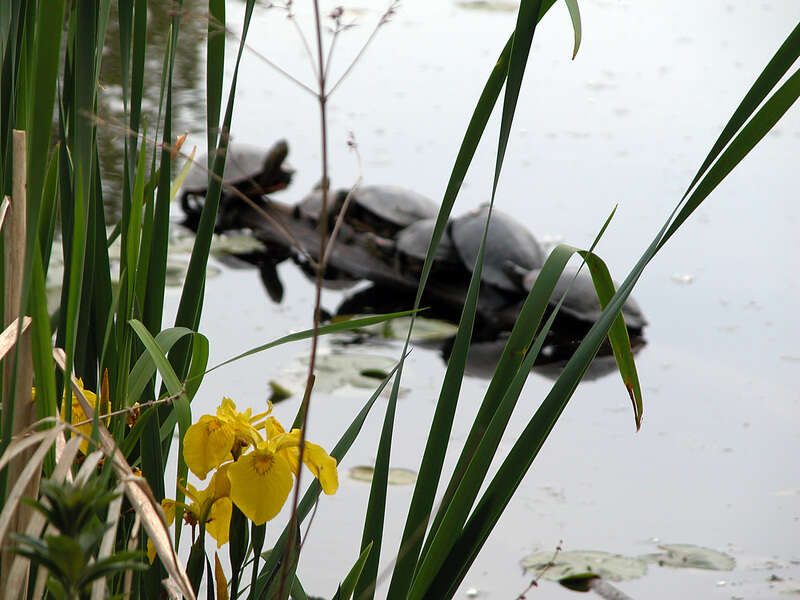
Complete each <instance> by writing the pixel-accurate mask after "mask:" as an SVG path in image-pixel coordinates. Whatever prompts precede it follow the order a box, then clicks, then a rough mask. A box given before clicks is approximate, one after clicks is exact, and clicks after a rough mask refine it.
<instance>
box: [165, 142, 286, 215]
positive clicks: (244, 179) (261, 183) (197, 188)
mask: <svg viewBox="0 0 800 600" xmlns="http://www.w3.org/2000/svg"><path fill="white" fill-rule="evenodd" d="M288 153H289V146H288V144H287V143H286V141H285V140H280V141H278V142H277V143H275V145H273V146H272V148H270V149H269V150H268V151H266V152H265V151H264V149H263V148H258V147H256V146H247V145H238V144H237V145H229V146H228V149H227V158H226V160H225V171H224V175H223V179H222V180H223V183H224V184H225V185H227V186H233V187H235V188H236V189H238V190H239V191H240V192H241V193H243V194H245V195H247V196H250V197H253V198H260V197H261V196H262V195H263V194H268V193H270V192H275V191H278V190H281V189H283V188H285V187H286V186H288V185H289V183H290V182H291V180H292V174H293V172H292V171H291V170H289V169H286V168H284V167H283V161H284V160H285V159H286V156H287V155H288ZM208 161H209V156H208V154H204V155H203V156H201V157H200V158H199V159H197V160H196V161H194V163H193V164H192V166H191V168H190V169H189V173H188V174H187V176H186V179H184V181H183V185H182V186H181V206H182V207H183V210H184V213H186V224H187V225H189V226H190V227H192V224H194V225H195V227H192V228H194V229H196V225H197V223H198V222H199V220H200V213H201V212H202V210H203V200H204V199H205V195H206V191H207V188H208V177H209V175H208V169H207V165H208ZM201 198H202V199H201ZM235 204H236V197H235V195H234V194H231V193H228V192H227V190H225V189H223V193H222V198H221V204H220V208H219V211H218V215H217V229H218V230H219V229H224V228H227V227H223V223H225V222H226V221H232V220H235V219H233V218H232V215H226V213H227V212H230V211H231V205H235ZM234 212H235V211H234ZM228 217H231V218H228Z"/></svg>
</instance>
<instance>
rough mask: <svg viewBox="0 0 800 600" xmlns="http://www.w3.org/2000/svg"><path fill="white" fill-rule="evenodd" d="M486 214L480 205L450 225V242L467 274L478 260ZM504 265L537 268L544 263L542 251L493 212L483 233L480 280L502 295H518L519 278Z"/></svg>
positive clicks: (513, 223)
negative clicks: (483, 250)
mask: <svg viewBox="0 0 800 600" xmlns="http://www.w3.org/2000/svg"><path fill="white" fill-rule="evenodd" d="M488 215H489V207H488V205H484V206H481V207H480V208H478V209H476V210H473V211H470V212H468V213H467V214H465V215H463V216H461V217H458V218H457V219H454V220H453V221H452V222H451V223H450V239H452V241H453V245H454V246H455V249H456V252H457V253H458V256H459V257H460V258H461V261H462V262H463V263H464V266H465V267H466V268H467V270H468V271H470V272H471V271H473V270H474V268H475V263H476V262H477V260H478V250H479V248H480V244H481V237H482V236H483V230H484V228H485V227H486V219H487V217H488ZM507 262H511V263H513V264H515V265H519V266H521V267H523V268H525V269H527V270H531V269H538V268H541V266H542V265H543V264H544V252H543V251H542V248H541V247H540V246H539V242H537V241H536V239H535V238H534V237H533V235H531V233H530V232H529V231H528V230H527V229H525V228H524V227H523V226H522V225H520V224H519V223H517V222H516V221H515V220H514V219H512V218H511V217H510V216H508V215H506V214H504V213H502V212H500V211H498V210H496V209H495V210H493V211H492V218H491V220H490V221H489V230H488V232H487V234H486V251H485V253H484V260H483V271H482V272H481V280H482V281H483V282H484V283H487V284H489V285H491V286H493V287H495V288H497V289H499V290H501V291H503V292H514V293H519V278H518V277H515V276H513V274H511V275H510V274H509V273H508V272H507V269H506V267H505V265H506V263H507Z"/></svg>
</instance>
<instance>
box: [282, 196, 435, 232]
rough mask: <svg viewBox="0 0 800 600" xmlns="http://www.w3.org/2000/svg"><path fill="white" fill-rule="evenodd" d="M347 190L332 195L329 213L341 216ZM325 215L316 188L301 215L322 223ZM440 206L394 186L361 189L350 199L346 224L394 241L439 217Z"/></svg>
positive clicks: (302, 206)
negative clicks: (409, 229) (414, 225)
mask: <svg viewBox="0 0 800 600" xmlns="http://www.w3.org/2000/svg"><path fill="white" fill-rule="evenodd" d="M346 197H347V190H343V189H342V190H337V191H335V192H332V193H329V195H328V207H329V208H328V213H329V215H330V216H331V217H333V216H334V215H337V214H338V213H339V211H340V210H341V208H342V206H343V205H344V201H345V198H346ZM321 212H322V191H321V190H320V189H315V190H314V191H312V192H311V193H310V194H309V195H308V196H306V197H305V198H304V199H303V200H302V201H301V202H300V203H299V204H298V206H297V211H296V214H297V216H303V217H306V218H310V219H312V220H313V221H318V220H319V218H320V213H321ZM438 212H439V207H438V206H437V205H436V203H435V202H433V201H432V200H430V199H429V198H427V197H425V196H423V195H422V194H418V193H417V192H414V191H411V190H407V189H405V188H401V187H397V186H393V185H368V186H363V187H359V188H357V189H356V190H355V192H354V193H353V194H352V196H351V198H350V205H349V208H348V210H347V215H346V219H345V220H346V222H347V223H349V224H350V225H351V226H352V227H354V228H355V229H358V230H362V231H371V232H373V233H376V234H378V235H379V236H381V237H387V238H393V237H394V236H395V235H396V234H397V232H398V231H400V230H401V229H403V228H405V227H407V226H408V225H410V224H411V223H414V222H415V221H419V220H420V219H427V218H431V217H435V216H436V215H437V214H438Z"/></svg>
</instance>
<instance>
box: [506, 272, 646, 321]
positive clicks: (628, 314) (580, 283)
mask: <svg viewBox="0 0 800 600" xmlns="http://www.w3.org/2000/svg"><path fill="white" fill-rule="evenodd" d="M506 272H507V273H508V274H509V275H510V276H511V277H515V278H516V280H517V284H518V285H519V286H520V288H521V289H522V291H524V292H525V293H527V292H529V291H530V290H531V288H532V287H533V284H534V283H535V282H536V278H537V277H538V276H539V273H540V272H541V271H540V269H532V270H526V269H524V268H521V267H520V266H519V265H515V264H513V263H511V262H508V263H507V264H506ZM576 274H577V277H576ZM614 287H615V288H617V287H619V284H617V282H614ZM568 288H569V291H567V289H568ZM564 292H567V295H566V296H565V297H564V302H563V304H562V305H561V309H560V312H561V313H563V314H565V315H567V316H569V317H571V318H573V319H575V320H576V321H580V322H583V323H586V324H591V323H594V322H595V321H596V320H597V319H598V318H599V317H600V313H602V312H603V309H602V308H601V307H600V301H599V300H598V299H597V292H596V291H595V288H594V282H593V281H592V275H591V273H590V272H589V270H588V267H587V268H586V269H581V270H578V268H577V267H571V266H568V267H566V268H565V269H564V271H563V272H562V273H561V275H560V276H559V278H558V281H557V282H556V286H555V288H553V293H552V294H551V296H550V304H551V306H555V305H556V304H557V303H558V301H559V300H561V297H562V296H563V295H564ZM622 316H623V317H624V319H625V325H626V326H627V327H628V329H629V330H632V331H634V332H637V333H638V332H641V330H642V329H643V328H644V327H645V325H647V319H645V317H644V313H642V309H641V308H640V307H639V303H638V302H636V300H634V299H633V298H632V297H630V296H628V299H627V300H625V304H623V305H622Z"/></svg>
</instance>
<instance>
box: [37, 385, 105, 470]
mask: <svg viewBox="0 0 800 600" xmlns="http://www.w3.org/2000/svg"><path fill="white" fill-rule="evenodd" d="M77 383H78V387H79V388H80V389H81V391H82V392H83V395H84V396H86V399H87V400H88V401H89V406H91V407H92V409H94V410H99V411H100V415H101V416H102V415H107V414H108V413H109V412H110V411H111V402H110V401H109V398H108V371H106V372H105V373H103V384H102V387H101V390H100V406H99V409H98V402H97V394H95V393H94V392H92V391H90V390H87V389H86V388H84V387H83V380H82V379H77ZM31 395H32V397H33V399H34V401H35V400H36V388H33V389H32V394H31ZM66 412H67V406H66V402H64V400H62V401H61V416H62V417H63V416H64V415H65V414H66ZM86 421H89V422H88V423H86ZM70 422H71V424H72V425H77V430H78V431H79V432H81V433H82V434H83V435H85V436H86V437H87V438H91V437H92V422H91V420H90V419H89V417H87V416H86V413H85V412H83V407H82V406H81V403H80V401H79V400H78V395H77V394H76V393H75V392H74V391H73V392H72V417H71V418H70ZM103 422H104V423H105V424H106V425H108V419H104V420H103ZM78 423H83V425H78ZM81 452H82V453H83V454H84V455H86V454H88V453H89V440H88V439H84V440H83V441H82V442H81Z"/></svg>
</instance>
